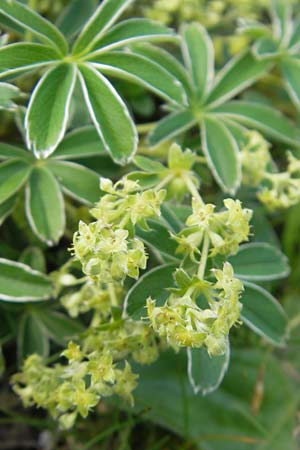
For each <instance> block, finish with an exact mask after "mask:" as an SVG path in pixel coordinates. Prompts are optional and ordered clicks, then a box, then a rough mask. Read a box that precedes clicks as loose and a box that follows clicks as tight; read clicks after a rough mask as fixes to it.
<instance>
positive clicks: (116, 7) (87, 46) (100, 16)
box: [73, 0, 133, 55]
mask: <svg viewBox="0 0 300 450" xmlns="http://www.w3.org/2000/svg"><path fill="white" fill-rule="evenodd" d="M132 1H133V0H103V2H102V3H101V5H100V6H99V7H98V8H97V9H96V11H95V13H94V14H93V15H92V17H91V18H90V20H89V21H88V22H87V23H86V25H85V27H84V28H83V30H82V32H81V33H80V35H79V36H78V38H77V40H76V41H75V44H74V47H73V54H76V55H78V54H81V53H88V52H89V51H90V50H91V49H92V48H93V46H94V44H95V42H97V41H98V40H99V39H100V37H101V36H102V35H104V33H105V31H106V30H107V29H108V28H110V27H111V26H112V25H113V24H114V23H115V22H116V21H117V20H118V18H119V17H120V16H121V14H122V13H123V12H124V10H125V9H126V8H128V6H129V5H130V4H131V3H132Z"/></svg>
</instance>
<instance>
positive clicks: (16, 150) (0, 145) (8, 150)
mask: <svg viewBox="0 0 300 450" xmlns="http://www.w3.org/2000/svg"><path fill="white" fill-rule="evenodd" d="M12 158H18V159H24V160H25V161H33V160H34V158H33V156H32V154H31V153H30V152H29V151H26V150H24V149H23V148H20V147H16V146H14V145H10V144H7V143H6V142H5V143H4V142H0V160H7V159H12Z"/></svg>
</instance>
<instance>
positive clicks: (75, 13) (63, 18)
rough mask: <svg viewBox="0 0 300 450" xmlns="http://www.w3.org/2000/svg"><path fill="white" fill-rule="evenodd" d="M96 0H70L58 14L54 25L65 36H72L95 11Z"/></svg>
mask: <svg viewBox="0 0 300 450" xmlns="http://www.w3.org/2000/svg"><path fill="white" fill-rule="evenodd" d="M97 5H98V2H97V0H85V1H84V2H83V1H82V0H72V1H71V2H69V3H68V4H67V6H66V7H65V9H64V10H63V12H62V13H61V14H60V15H59V17H58V21H57V23H56V26H57V27H58V29H59V30H60V31H61V32H62V33H63V35H64V36H66V37H67V38H72V37H73V36H74V35H75V34H76V33H77V32H78V31H79V30H80V29H81V27H82V26H83V25H84V24H85V22H86V21H87V20H88V19H89V18H90V16H91V15H92V14H93V12H94V11H95V8H96V7H97Z"/></svg>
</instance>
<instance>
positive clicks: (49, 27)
mask: <svg viewBox="0 0 300 450" xmlns="http://www.w3.org/2000/svg"><path fill="white" fill-rule="evenodd" d="M0 14H3V15H4V16H6V17H8V18H9V19H10V20H12V21H13V22H15V23H16V24H17V25H18V26H21V27H22V28H23V29H25V30H28V31H30V32H31V33H32V34H33V35H34V36H36V37H37V38H38V39H40V40H41V41H43V42H45V43H47V45H50V46H52V47H54V48H56V49H57V50H58V51H59V52H60V53H61V54H62V55H65V54H66V53H67V50H68V44H67V41H66V39H65V38H64V36H63V35H62V34H61V32H60V31H59V30H58V29H57V28H56V27H55V26H54V25H53V24H52V23H51V22H49V21H48V20H46V19H44V17H42V16H41V15H39V14H37V13H36V12H35V11H33V10H32V9H30V8H28V7H27V6H25V5H23V4H22V3H20V2H17V1H16V0H1V2H0Z"/></svg>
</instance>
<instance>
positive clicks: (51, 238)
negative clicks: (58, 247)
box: [26, 166, 65, 246]
mask: <svg viewBox="0 0 300 450" xmlns="http://www.w3.org/2000/svg"><path fill="white" fill-rule="evenodd" d="M26 215H27V218H28V221H29V224H30V226H31V228H32V230H33V232H34V233H35V234H36V236H37V237H38V238H39V239H40V240H41V241H43V242H45V243H46V244H47V245H49V246H52V245H54V244H56V243H57V242H58V241H59V239H60V238H61V237H62V235H63V232H64V228H65V211H64V201H63V196H62V193H61V191H60V187H59V184H58V182H57V181H56V179H55V177H54V176H53V175H52V173H51V172H50V171H49V170H48V169H47V168H45V167H43V166H41V167H36V168H35V169H34V170H33V171H32V174H31V176H30V179H29V183H28V185H27V187H26Z"/></svg>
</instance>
